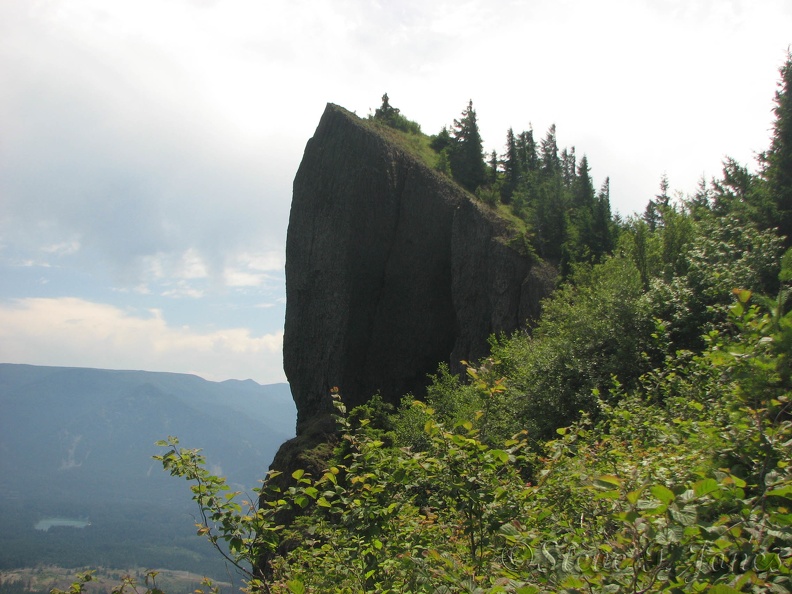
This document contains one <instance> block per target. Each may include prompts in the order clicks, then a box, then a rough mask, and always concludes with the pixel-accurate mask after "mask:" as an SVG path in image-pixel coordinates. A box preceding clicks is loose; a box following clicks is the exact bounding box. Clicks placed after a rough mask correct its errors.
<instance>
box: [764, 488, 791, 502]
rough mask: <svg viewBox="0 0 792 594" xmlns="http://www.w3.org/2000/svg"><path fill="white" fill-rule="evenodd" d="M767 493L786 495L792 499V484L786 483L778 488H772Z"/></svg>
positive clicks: (777, 495)
mask: <svg viewBox="0 0 792 594" xmlns="http://www.w3.org/2000/svg"><path fill="white" fill-rule="evenodd" d="M766 495H775V496H776V497H786V498H787V499H792V485H784V486H783V487H780V488H778V489H772V490H770V491H768V492H767V493H766Z"/></svg>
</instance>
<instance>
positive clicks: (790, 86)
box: [763, 51, 792, 247]
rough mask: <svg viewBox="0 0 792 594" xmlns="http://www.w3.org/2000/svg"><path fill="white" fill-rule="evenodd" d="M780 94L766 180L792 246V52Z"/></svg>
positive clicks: (781, 230) (781, 228) (780, 224)
mask: <svg viewBox="0 0 792 594" xmlns="http://www.w3.org/2000/svg"><path fill="white" fill-rule="evenodd" d="M779 72H780V73H781V81H780V82H779V83H778V86H779V89H778V90H777V91H776V96H775V107H774V108H773V113H774V114H775V123H774V124H773V137H772V140H771V142H770V149H769V150H768V151H767V153H766V154H765V155H764V158H763V160H764V163H765V168H764V172H763V173H764V178H765V180H766V181H767V185H768V190H769V193H770V200H771V201H772V202H773V203H774V204H775V209H776V211H777V217H778V219H777V223H778V231H779V233H780V234H781V235H783V236H784V237H786V240H785V241H786V247H790V246H792V53H790V52H789V51H787V57H786V61H785V63H784V65H783V66H782V67H781V68H780V70H779Z"/></svg>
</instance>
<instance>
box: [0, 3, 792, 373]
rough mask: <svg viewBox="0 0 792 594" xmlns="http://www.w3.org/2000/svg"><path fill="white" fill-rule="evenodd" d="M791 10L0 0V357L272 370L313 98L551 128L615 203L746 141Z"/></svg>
mask: <svg viewBox="0 0 792 594" xmlns="http://www.w3.org/2000/svg"><path fill="white" fill-rule="evenodd" d="M790 43H792V2H790V1H789V0H744V1H743V0H733V1H730V0H717V1H706V0H702V1H694V0H643V1H641V0H623V1H622V0H599V1H597V2H592V1H591V0H549V1H535V0H523V1H519V0H514V1H499V2H493V1H492V0H471V1H467V2H466V1H464V0H456V1H454V2H445V1H442V2H440V1H438V2H434V1H432V0H382V1H367V0H340V1H336V0H325V1H322V0H279V1H270V0H135V1H127V0H3V1H2V2H0V362H9V363H31V364H39V365H68V366H85V367H104V368H113V369H146V370H152V371H174V372H189V373H197V374H198V375H201V376H203V377H206V378H207V379H213V380H223V379H228V378H236V379H247V378H252V379H254V380H256V381H258V382H261V383H273V382H279V381H283V380H284V379H285V378H284V375H283V371H282V355H281V344H282V332H283V316H284V308H285V288H284V275H283V266H284V259H285V256H284V245H285V239H286V229H287V224H288V214H289V205H290V201H291V183H292V180H293V178H294V174H295V172H296V171H297V167H298V165H299V162H300V159H301V157H302V152H303V149H304V146H305V143H306V141H307V140H308V139H309V138H310V137H311V135H312V134H313V131H314V129H315V128H316V125H317V123H318V121H319V118H320V116H321V114H322V111H323V109H324V106H325V104H326V103H327V102H332V103H337V104H339V105H342V106H344V107H346V108H347V109H350V110H352V111H355V112H356V113H358V115H361V116H365V115H367V114H368V113H369V112H370V111H372V110H373V109H375V108H376V107H378V106H379V103H380V98H381V96H382V94H383V93H384V92H387V93H388V94H389V96H390V99H391V104H392V105H394V106H396V107H399V108H400V109H401V110H402V113H403V114H404V115H406V116H407V117H408V118H410V119H413V120H415V121H417V122H418V123H419V124H421V126H422V128H423V130H424V131H425V132H427V133H435V132H437V131H438V130H440V128H442V126H444V125H449V124H451V122H452V121H453V119H454V118H456V117H459V114H460V113H461V111H462V110H463V109H464V108H465V107H466V105H467V102H468V100H469V99H472V100H473V105H474V107H475V109H476V111H477V114H478V118H479V123H480V127H481V132H482V136H483V138H484V145H485V149H486V150H487V151H491V150H493V149H495V150H497V151H498V152H502V151H503V146H504V142H505V136H506V131H507V129H508V128H509V127H513V128H514V129H515V131H521V130H525V129H528V128H529V127H531V126H532V127H533V129H534V131H535V134H536V136H537V137H539V138H541V137H542V136H544V134H545V132H546V131H547V129H548V128H549V127H550V125H551V124H553V123H555V124H556V125H557V128H558V132H557V135H558V141H559V144H560V145H561V146H575V147H576V150H577V154H578V155H579V156H580V155H582V154H586V155H587V156H588V159H589V163H590V166H591V173H592V176H593V177H594V181H595V184H596V185H597V186H599V185H600V184H601V183H602V182H603V181H604V179H605V177H606V176H609V177H610V180H611V186H610V187H611V201H612V206H613V208H614V209H615V210H618V211H619V212H621V213H622V214H625V215H626V214H630V213H632V212H635V211H642V210H643V208H644V206H645V205H646V202H647V200H648V199H650V198H651V197H652V196H653V195H654V194H655V193H656V192H657V189H658V185H659V181H660V178H661V176H662V175H663V174H667V176H668V178H669V181H670V184H671V188H672V189H673V190H676V191H679V192H683V193H692V192H693V191H695V187H696V183H697V180H698V179H699V178H701V176H702V175H703V176H705V177H706V179H710V178H712V177H713V176H716V175H717V174H718V173H719V171H720V165H721V161H722V159H723V157H724V156H726V155H729V156H731V157H734V158H736V159H737V160H739V161H740V162H742V163H744V164H749V165H753V163H754V157H755V154H756V153H757V152H759V151H762V150H764V149H765V148H766V147H767V145H768V138H769V128H770V126H771V124H772V112H771V110H772V107H773V96H774V93H775V90H776V88H777V81H778V68H779V67H780V66H781V64H782V63H783V60H784V57H785V55H786V51H787V48H788V46H789V44H790Z"/></svg>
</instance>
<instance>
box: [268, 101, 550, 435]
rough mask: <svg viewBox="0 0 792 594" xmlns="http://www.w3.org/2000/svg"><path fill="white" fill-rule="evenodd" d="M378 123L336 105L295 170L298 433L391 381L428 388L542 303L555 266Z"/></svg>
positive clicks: (289, 276) (292, 316) (287, 350)
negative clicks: (334, 401) (442, 368)
mask: <svg viewBox="0 0 792 594" xmlns="http://www.w3.org/2000/svg"><path fill="white" fill-rule="evenodd" d="M390 133H391V131H390V130H388V131H387V132H386V133H383V132H382V131H381V130H378V128H377V126H376V125H375V124H374V123H373V122H370V121H365V120H361V119H360V118H358V117H357V116H355V115H353V114H351V113H350V112H348V111H346V110H344V109H343V108H341V107H338V106H336V105H332V104H328V106H327V108H326V110H325V112H324V115H323V116H322V119H321V121H320V122H319V126H318V127H317V129H316V133H315V135H314V137H313V138H311V140H309V142H308V144H307V146H306V149H305V154H304V156H303V160H302V163H301V165H300V168H299V170H298V172H297V175H296V177H295V180H294V194H293V199H292V206H291V214H290V219H289V229H288V236H287V243H286V298H287V303H286V322H285V336H284V349H283V352H284V368H285V371H286V375H287V377H288V379H289V383H290V385H291V389H292V394H293V396H294V400H295V403H296V405H297V412H298V433H300V432H301V431H303V430H304V429H305V428H306V427H307V426H308V424H309V423H310V422H312V420H315V419H317V418H320V417H322V416H323V414H324V413H325V412H327V411H328V410H329V409H330V398H329V390H330V388H331V387H333V386H338V387H339V388H340V390H341V393H342V395H343V397H344V400H345V402H346V403H347V405H348V406H350V407H352V406H355V405H357V404H361V403H363V402H365V401H366V400H368V399H369V398H370V397H371V396H372V394H374V393H377V392H379V393H380V394H382V396H383V397H384V398H385V399H386V400H388V401H391V402H398V401H399V399H400V398H401V396H402V395H403V394H405V393H407V392H412V393H413V394H416V395H420V394H421V393H422V391H423V390H424V388H425V385H426V381H427V377H426V376H427V374H429V373H432V372H435V371H436V369H437V365H438V363H440V362H442V361H447V362H449V363H450V364H451V366H452V369H457V370H458V369H459V368H460V363H459V362H460V361H461V360H469V361H475V360H476V359H478V358H480V357H482V356H484V355H486V353H487V350H488V348H487V338H488V337H489V336H490V335H491V334H492V333H493V332H495V333H499V332H511V331H512V330H514V329H516V328H518V327H519V326H520V325H522V324H524V323H525V321H526V320H527V319H528V318H531V317H533V316H535V315H536V314H537V313H538V306H539V301H540V299H541V298H542V297H544V296H545V295H547V294H548V293H549V291H550V290H551V289H552V283H553V277H554V275H553V274H552V273H551V271H548V270H547V269H546V268H542V267H539V266H535V265H533V264H532V260H531V258H530V257H529V256H528V255H527V254H526V253H525V251H524V250H520V249H517V248H515V247H511V244H515V245H517V244H518V243H519V242H516V241H513V237H512V233H511V232H510V230H509V228H508V226H507V224H506V223H505V222H504V221H503V220H501V219H500V218H498V217H497V216H496V215H495V214H494V212H493V211H491V210H490V209H488V208H487V207H486V206H483V205H482V204H480V203H479V202H477V201H476V200H475V198H473V197H472V196H471V195H470V194H468V193H467V192H465V191H464V190H463V189H462V188H460V187H459V186H457V185H456V184H455V183H453V182H452V181H450V180H449V179H448V178H446V177H444V176H442V175H440V174H438V173H437V172H435V171H433V170H431V169H430V168H428V167H426V166H425V165H424V164H423V162H421V161H420V160H419V159H417V158H416V157H415V156H413V155H412V154H410V153H409V152H408V151H406V150H404V149H403V148H402V147H401V146H400V145H399V144H398V143H397V142H394V141H392V140H389V134H390Z"/></svg>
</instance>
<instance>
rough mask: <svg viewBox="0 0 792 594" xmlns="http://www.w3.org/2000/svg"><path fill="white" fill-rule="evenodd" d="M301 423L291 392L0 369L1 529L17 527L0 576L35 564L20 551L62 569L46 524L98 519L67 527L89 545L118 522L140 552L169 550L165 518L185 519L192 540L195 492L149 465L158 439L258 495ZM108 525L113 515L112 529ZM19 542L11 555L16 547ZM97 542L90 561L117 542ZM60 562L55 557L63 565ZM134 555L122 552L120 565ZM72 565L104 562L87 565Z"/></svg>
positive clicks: (188, 378) (101, 373)
mask: <svg viewBox="0 0 792 594" xmlns="http://www.w3.org/2000/svg"><path fill="white" fill-rule="evenodd" d="M295 423H296V411H295V407H294V403H293V401H292V398H291V394H290V391H289V386H288V384H272V385H266V386H262V385H259V384H257V383H255V382H253V381H251V380H246V381H236V380H229V381H225V382H209V381H206V380H204V379H201V378H199V377H197V376H194V375H186V374H178V373H153V372H145V371H111V370H102V369H83V368H64V367H39V366H32V365H11V364H0V523H2V524H3V525H6V526H7V525H8V524H7V522H9V521H10V522H12V523H13V524H14V525H15V526H16V530H14V531H10V530H9V531H5V530H4V531H0V532H2V533H3V534H4V536H0V567H3V566H6V567H8V566H10V565H14V564H17V565H19V564H21V565H27V564H30V563H33V562H34V561H36V559H33V560H30V559H20V558H19V557H20V554H19V553H18V551H19V550H23V551H27V553H25V555H27V556H35V557H38V560H40V561H41V560H43V561H44V562H53V563H58V562H59V559H57V558H51V559H50V558H47V554H48V553H45V552H42V551H50V550H51V549H52V548H53V547H52V543H51V542H49V543H48V542H46V541H47V540H52V539H53V538H55V537H54V536H52V535H49V536H45V535H43V534H42V533H41V531H34V530H33V526H34V524H35V523H36V522H37V521H38V520H40V519H43V518H47V517H58V516H62V517H75V516H76V517H79V518H85V519H87V520H89V521H90V522H91V526H90V527H87V528H85V529H75V528H60V529H58V530H57V531H59V532H62V533H63V534H61V535H60V536H58V538H61V537H63V538H67V537H68V535H72V536H74V537H75V538H76V539H77V540H76V541H75V542H78V543H82V544H85V542H86V537H87V536H95V535H97V534H99V533H101V532H102V531H103V530H104V529H106V528H108V524H110V523H112V524H113V525H114V526H115V528H114V529H113V530H111V531H109V532H107V533H106V535H105V536H104V537H103V538H107V539H111V540H112V539H115V540H116V541H118V540H120V541H122V542H129V539H130V535H131V534H132V535H138V533H139V537H140V540H141V545H143V544H144V543H149V544H151V546H154V544H155V543H156V544H157V546H158V547H161V546H162V543H161V542H160V541H161V540H163V539H165V540H166V541H167V540H168V539H170V540H171V541H173V539H174V535H173V530H176V529H177V528H175V526H174V525H172V523H171V522H169V521H163V519H162V518H168V519H169V520H173V519H175V518H179V519H180V524H179V525H181V524H183V525H184V526H185V528H186V529H187V531H188V532H191V531H193V530H192V523H193V522H192V519H191V518H190V516H189V514H190V513H194V512H195V511H197V510H196V509H195V508H194V507H193V504H192V502H191V501H190V492H189V487H188V485H187V484H185V483H183V482H182V481H180V480H179V479H175V478H172V477H170V476H169V475H168V474H167V473H165V472H163V471H162V469H161V466H160V465H159V463H157V462H156V461H154V460H152V458H151V457H152V455H154V454H156V453H158V449H159V448H157V447H155V446H154V442H155V441H157V440H159V439H165V438H166V437H168V436H169V435H175V436H177V437H179V439H180V441H181V445H182V446H184V447H188V448H202V449H203V453H204V455H205V456H206V458H207V463H208V465H209V467H210V468H211V469H212V471H213V472H215V473H217V474H220V475H223V476H226V477H227V478H228V481H229V483H231V484H232V485H233V486H234V488H235V489H239V490H242V491H245V492H248V493H250V494H252V489H253V488H254V487H255V486H257V484H258V481H259V480H260V479H262V478H263V477H264V475H265V474H266V472H267V468H268V466H269V464H270V462H271V461H272V458H273V456H274V455H275V452H276V451H277V449H278V447H279V445H280V444H281V443H282V442H284V441H285V440H287V439H289V438H291V437H293V436H294V428H295ZM6 515H11V517H10V518H4V517H3V516H6ZM147 516H150V518H149V521H146V520H144V518H145V517H147ZM99 517H103V518H105V521H104V525H102V523H101V522H99V523H98V520H99ZM107 518H112V521H111V522H110V521H108V520H107ZM141 521H142V524H143V527H142V528H141ZM125 522H126V524H125ZM156 529H159V532H157V531H156ZM53 530H54V529H53ZM51 531H52V530H51ZM119 531H120V533H119ZM163 531H165V532H167V534H163V533H162V532H163ZM18 532H21V533H22V534H21V535H20V534H17V533H18ZM36 532H38V534H37V533H36ZM89 532H90V533H91V534H90V535H89ZM193 532H194V531H193ZM25 535H27V536H29V537H30V538H29V539H28V538H27V537H26V536H25ZM64 535H66V536H64ZM12 537H13V538H14V539H16V540H15V541H14V545H13V547H11V546H7V545H11V542H9V540H8V539H9V538H12ZM78 537H79V538H78ZM19 538H22V541H19ZM135 538H137V536H135V537H133V538H132V540H135ZM195 539H196V540H197V537H195ZM35 540H42V543H41V544H42V547H43V548H42V551H38V552H37V549H36V547H35V546H28V545H30V543H31V542H32V541H35ZM88 540H89V541H90V540H91V538H88ZM4 541H5V542H4ZM94 544H95V547H93V548H92V549H91V550H92V551H94V553H93V554H100V555H101V554H105V553H107V552H108V550H109V549H108V543H105V544H102V542H98V543H94ZM115 544H116V545H117V544H118V542H116V543H115ZM45 545H46V546H45ZM62 546H66V547H70V548H74V547H73V546H72V545H68V544H64V545H62ZM80 546H82V545H76V548H77V549H79V548H80ZM146 546H148V545H146ZM110 548H112V547H110ZM166 549H167V547H166ZM12 550H15V552H14V553H13V554H12V553H11V551H12ZM158 550H160V551H161V550H162V549H161V548H159V549H158ZM4 551H5V552H4ZM170 552H171V553H172V552H173V551H170ZM63 554H64V551H56V552H55V554H54V557H58V556H62V555H63ZM130 554H132V553H130V552H129V551H126V552H121V551H119V552H118V555H119V556H121V557H122V558H129V555H130ZM22 556H24V555H22ZM88 556H90V555H88ZM144 557H145V555H144ZM165 557H167V555H165ZM188 557H189V555H188ZM14 559H16V560H14ZM61 561H62V560H61ZM193 561H195V559H192V560H191V561H189V563H188V565H189V564H190V563H193ZM74 563H76V564H97V563H98V561H97V560H95V559H91V558H85V559H82V558H80V560H79V561H78V560H76V559H75V561H74ZM61 564H63V563H61ZM105 564H107V563H105ZM160 566H162V565H160ZM173 568H174V569H190V567H173Z"/></svg>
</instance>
